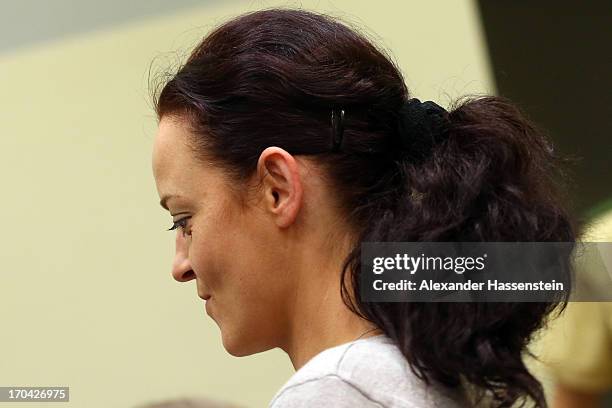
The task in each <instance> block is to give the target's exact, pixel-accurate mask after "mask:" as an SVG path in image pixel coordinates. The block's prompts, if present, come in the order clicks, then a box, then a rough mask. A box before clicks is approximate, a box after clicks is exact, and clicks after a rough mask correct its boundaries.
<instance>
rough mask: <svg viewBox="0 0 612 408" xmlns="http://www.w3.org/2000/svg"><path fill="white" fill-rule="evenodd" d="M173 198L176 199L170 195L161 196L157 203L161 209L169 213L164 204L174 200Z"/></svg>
mask: <svg viewBox="0 0 612 408" xmlns="http://www.w3.org/2000/svg"><path fill="white" fill-rule="evenodd" d="M174 197H178V196H176V195H172V194H169V195H165V196H163V197H162V199H161V201H160V202H159V205H161V206H162V208H163V209H165V210H166V211H170V210H169V209H168V204H166V203H167V202H168V200H169V199H171V198H174Z"/></svg>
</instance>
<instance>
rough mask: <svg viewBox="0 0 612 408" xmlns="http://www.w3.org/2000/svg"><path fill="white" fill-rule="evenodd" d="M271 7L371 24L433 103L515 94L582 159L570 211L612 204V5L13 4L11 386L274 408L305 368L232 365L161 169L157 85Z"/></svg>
mask: <svg viewBox="0 0 612 408" xmlns="http://www.w3.org/2000/svg"><path fill="white" fill-rule="evenodd" d="M274 6H283V7H302V8H305V9H309V10H316V11H321V12H327V13H329V14H331V15H333V16H336V17H339V18H340V19H342V20H343V21H345V22H347V23H349V24H352V25H353V26H356V27H359V28H360V29H361V30H362V31H363V32H365V33H366V34H368V35H370V36H371V38H373V39H374V40H375V41H376V42H377V44H379V45H380V46H381V47H382V48H384V49H386V50H388V51H389V52H390V53H391V54H392V55H393V56H394V58H395V59H396V60H397V62H398V63H399V66H400V67H401V68H402V71H403V73H404V75H405V77H406V81H407V85H408V87H409V89H410V90H411V91H412V93H413V95H414V96H416V97H419V98H421V99H431V100H434V101H436V102H438V103H439V104H441V105H443V106H448V105H449V104H450V101H452V100H453V99H455V98H457V97H459V96H461V95H465V94H470V93H487V94H498V95H503V96H507V97H509V98H511V99H513V100H514V101H516V102H517V103H518V104H519V105H520V106H521V107H522V108H523V109H524V110H525V111H526V112H527V113H528V114H529V116H530V117H531V118H532V119H533V120H534V121H536V123H538V124H540V125H541V126H542V127H543V128H545V129H547V130H548V131H549V134H550V136H551V137H552V138H553V140H554V141H555V142H556V144H557V147H558V148H559V150H560V151H561V152H562V153H564V154H567V155H571V156H572V157H574V158H575V164H574V166H573V167H572V171H571V172H570V174H569V175H568V177H569V180H570V187H571V191H570V197H571V199H572V203H571V205H572V208H573V211H575V213H576V214H577V215H579V216H580V217H581V218H583V219H585V220H586V219H590V218H591V217H594V216H597V214H600V213H603V212H604V211H605V210H606V208H612V201H610V200H611V199H612V188H611V185H610V180H611V179H612V177H611V176H612V161H611V160H610V157H611V153H612V149H611V147H612V142H611V141H610V139H609V135H610V131H611V130H612V129H611V126H612V124H611V121H610V117H612V111H611V110H612V103H611V102H612V101H611V97H610V88H611V87H610V82H611V76H610V72H612V66H611V65H612V62H611V59H610V57H609V51H607V50H608V48H609V43H610V39H611V34H612V24H610V17H611V16H612V10H611V7H610V3H609V2H605V1H600V2H598V1H590V2H586V3H581V4H580V6H578V5H576V4H573V3H570V2H567V5H564V4H563V2H558V1H555V2H552V1H540V2H522V1H517V2H501V1H485V0H481V1H476V0H436V1H427V2H422V1H416V0H410V1H402V2H399V1H383V2H366V1H361V2H357V1H350V0H342V1H340V0H338V1H300V2H286V1H285V2H280V1H238V0H228V1H223V2H222V1H213V0H173V1H169V0H146V1H145V0H131V1H119V0H107V1H104V2H100V1H93V0H54V1H40V0H39V1H36V0H21V1H19V2H16V1H15V2H9V1H3V2H2V4H1V13H0V95H1V96H2V98H1V102H0V103H1V104H2V105H1V109H0V166H1V167H0V183H1V186H2V192H1V198H2V226H3V228H4V232H3V234H2V236H1V238H0V240H1V241H0V260H1V264H0V265H1V270H0V321H1V322H2V323H3V325H2V329H1V330H2V331H1V335H0V346H1V350H2V358H0V386H69V387H70V402H68V403H63V404H62V405H61V406H70V407H85V406H86V407H89V408H103V407H104V408H107V407H133V406H137V405H140V404H145V403H148V402H153V401H163V400H168V399H173V398H182V397H194V398H195V397H207V398H213V399H216V400H219V401H229V402H231V403H234V404H237V405H240V406H245V407H259V406H266V405H267V403H268V401H269V400H270V399H271V398H272V396H273V395H274V393H275V392H276V391H277V390H278V389H279V388H280V387H281V386H282V384H283V383H284V382H285V381H286V380H287V379H288V378H289V377H290V375H291V374H292V373H293V369H292V367H291V364H290V362H289V359H288V358H287V357H286V356H285V354H284V353H283V352H282V351H280V350H273V351H269V352H266V353H261V354H257V355H253V356H249V357H242V358H235V357H232V356H230V355H229V354H227V353H226V352H225V350H224V349H223V347H222V344H221V339H220V336H219V332H218V329H217V327H216V325H214V323H213V322H212V320H210V319H209V318H208V317H207V316H206V314H205V312H204V309H203V306H202V302H201V300H200V299H199V298H198V297H197V294H196V290H195V285H184V284H179V283H177V282H175V281H174V280H173V279H172V277H171V275H170V265H171V261H172V257H173V251H174V239H173V237H174V233H173V232H165V230H166V229H167V228H168V227H170V225H171V219H170V217H169V215H168V214H167V213H166V212H164V211H163V210H162V209H161V208H160V207H159V204H158V201H159V198H158V197H157V193H156V190H155V185H154V180H153V176H152V171H151V148H152V141H153V138H154V136H155V132H156V119H155V116H154V113H153V110H152V105H151V98H150V91H151V90H150V89H149V79H150V77H151V76H152V77H155V76H156V75H157V74H159V73H163V72H164V71H167V70H168V69H170V70H171V69H172V68H173V67H176V66H177V65H178V64H179V63H180V62H181V61H182V60H184V58H185V57H186V56H187V55H188V53H189V51H190V50H191V49H192V48H193V47H194V46H195V44H196V43H197V42H198V41H199V40H200V39H201V38H202V37H203V36H205V35H206V33H207V32H208V31H210V30H211V29H212V28H213V27H215V26H217V25H219V24H221V23H223V22H224V21H226V20H227V19H229V18H232V17H234V16H237V15H239V14H242V13H244V12H247V11H254V10H258V9H261V8H268V7H274ZM543 375H544V376H545V374H543ZM58 405H59V404H58ZM1 406H4V405H3V403H0V407H1ZM19 406H20V407H23V408H27V407H34V406H39V404H37V403H20V404H19Z"/></svg>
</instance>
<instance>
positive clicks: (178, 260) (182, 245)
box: [172, 231, 196, 282]
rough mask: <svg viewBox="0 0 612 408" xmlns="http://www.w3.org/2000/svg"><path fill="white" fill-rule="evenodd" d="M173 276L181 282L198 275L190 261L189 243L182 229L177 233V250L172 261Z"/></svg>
mask: <svg viewBox="0 0 612 408" xmlns="http://www.w3.org/2000/svg"><path fill="white" fill-rule="evenodd" d="M172 276H173V277H174V279H176V280H177V281H179V282H189V281H190V280H192V279H195V277H196V276H195V273H194V272H193V269H191V262H190V261H189V245H188V244H187V242H186V239H185V237H184V236H183V234H182V232H181V231H177V233H176V251H175V255H174V261H173V262H172Z"/></svg>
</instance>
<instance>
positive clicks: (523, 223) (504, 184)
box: [342, 96, 574, 407]
mask: <svg viewBox="0 0 612 408" xmlns="http://www.w3.org/2000/svg"><path fill="white" fill-rule="evenodd" d="M448 118H449V120H450V127H449V130H448V134H447V135H446V137H445V138H444V139H442V140H441V141H440V142H439V143H438V144H437V145H435V146H433V147H432V149H431V152H430V154H429V156H428V157H427V158H426V159H425V160H421V161H414V160H410V159H407V160H399V161H397V162H396V163H395V166H396V167H395V168H394V169H393V171H394V172H396V173H397V174H399V175H400V177H399V178H398V179H397V180H396V185H395V186H389V189H391V188H394V189H396V192H395V193H394V194H391V195H388V196H387V197H386V200H385V203H384V205H381V206H380V207H379V208H377V209H376V210H375V211H372V212H371V214H370V219H371V223H368V224H366V225H367V226H368V228H365V229H364V230H363V232H362V236H361V240H360V241H362V242H375V241H397V242H402V241H404V242H409V241H574V232H573V226H572V224H571V222H570V219H569V217H568V215H567V214H566V213H565V212H564V210H563V208H562V207H561V206H560V204H559V202H560V201H559V200H560V197H559V193H558V190H557V189H555V188H554V186H555V182H556V181H557V178H556V177H557V176H558V174H556V173H558V168H559V167H558V166H557V164H556V163H558V161H559V160H558V159H557V158H556V157H555V156H554V152H553V149H552V147H551V144H550V143H549V141H548V140H547V139H546V137H545V136H544V134H543V133H542V132H541V131H540V130H539V129H537V128H536V126H535V125H534V124H533V123H531V122H530V121H529V120H528V119H527V118H526V116H525V114H524V113H522V112H521V111H520V110H519V109H518V108H517V107H516V106H515V105H513V104H512V103H511V102H510V101H509V100H507V99H505V98H502V97H495V96H485V97H466V98H463V99H462V100H460V101H458V102H457V103H456V104H455V106H454V107H453V108H452V109H451V110H450V111H449V115H448ZM359 259H360V248H358V247H356V248H355V249H354V250H353V252H352V253H351V254H350V255H349V258H348V259H347V261H346V264H345V269H344V271H343V275H342V282H345V281H344V278H345V272H346V271H347V268H349V267H350V268H351V269H352V270H355V271H359V264H360V261H359ZM359 280H360V279H359V273H354V274H352V287H353V288H355V289H354V293H355V294H358V293H360V292H359V283H360V282H359ZM343 298H344V300H345V303H347V305H348V306H349V307H350V308H351V309H352V310H353V311H355V312H356V313H358V314H360V315H361V316H362V317H364V318H366V319H367V320H370V321H372V322H373V323H375V324H376V325H377V326H378V327H379V328H381V329H382V330H383V331H384V332H385V334H387V335H388V336H389V337H391V338H392V339H393V340H394V341H395V342H397V344H398V345H399V347H400V349H401V351H402V353H403V354H404V356H405V357H406V359H407V360H408V361H409V363H410V365H411V367H412V369H413V371H414V372H415V374H416V375H417V376H418V377H419V378H421V379H423V380H425V381H426V382H430V381H432V380H433V381H436V382H439V383H442V384H444V385H446V386H450V387H458V386H460V385H462V384H467V385H468V386H471V388H473V389H475V390H477V391H479V392H477V395H476V397H477V398H480V397H484V396H489V397H490V398H491V399H492V401H493V402H494V405H495V406H499V407H506V406H511V405H512V404H513V403H515V402H516V401H518V400H521V399H522V400H525V399H526V397H530V398H531V399H532V400H533V401H534V402H535V403H536V405H537V406H538V407H545V406H546V401H545V399H544V395H543V391H542V387H541V385H540V384H539V382H538V381H537V380H536V379H535V378H534V377H533V375H532V374H531V373H529V371H528V370H527V367H526V366H525V364H524V362H523V359H522V357H523V353H525V352H526V346H527V344H528V343H529V341H530V339H531V336H532V334H533V333H534V332H535V331H536V330H537V329H539V328H540V327H541V325H542V324H543V322H544V318H545V317H546V316H547V315H548V314H549V313H550V312H552V311H553V310H554V309H555V307H557V306H558V305H557V304H554V303H391V302H390V303H380V302H378V303H370V302H364V301H361V300H358V297H357V296H354V297H351V296H350V294H349V291H348V288H347V287H346V285H343ZM351 299H357V300H356V302H355V301H353V300H351ZM561 306H563V305H561Z"/></svg>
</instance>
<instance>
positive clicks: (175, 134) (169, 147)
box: [153, 117, 202, 193]
mask: <svg viewBox="0 0 612 408" xmlns="http://www.w3.org/2000/svg"><path fill="white" fill-rule="evenodd" d="M189 138H190V131H189V128H188V126H187V125H186V123H185V122H184V121H182V120H181V119H178V118H173V117H167V118H166V117H163V118H162V119H161V120H160V122H159V126H158V130H157V135H156V136H155V142H154V143H153V174H154V177H155V181H156V182H157V185H158V190H159V191H160V193H162V192H163V193H171V192H172V191H170V190H172V189H173V187H175V186H177V185H184V184H185V183H186V182H188V181H189V179H191V178H192V177H194V173H195V172H197V171H199V170H202V169H201V166H199V165H198V162H197V161H196V158H195V155H194V151H193V149H192V147H191V145H190V144H189Z"/></svg>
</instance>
